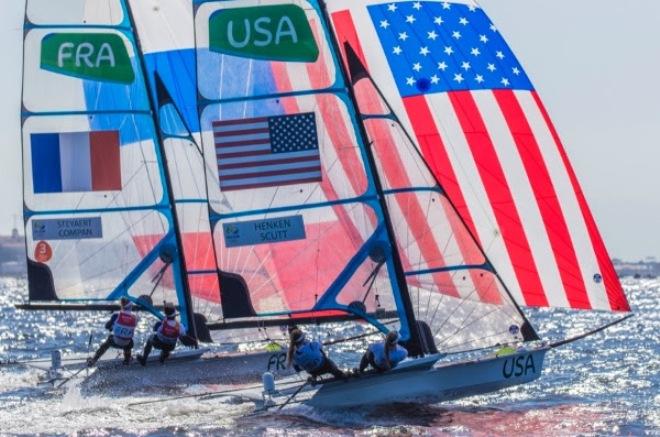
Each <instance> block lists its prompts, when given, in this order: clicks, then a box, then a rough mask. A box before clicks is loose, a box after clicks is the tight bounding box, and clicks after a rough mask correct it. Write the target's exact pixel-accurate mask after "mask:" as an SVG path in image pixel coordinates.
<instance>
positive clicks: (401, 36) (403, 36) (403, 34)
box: [399, 32, 408, 41]
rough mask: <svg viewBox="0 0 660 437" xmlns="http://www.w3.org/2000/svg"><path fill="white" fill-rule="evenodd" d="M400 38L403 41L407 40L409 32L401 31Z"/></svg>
mask: <svg viewBox="0 0 660 437" xmlns="http://www.w3.org/2000/svg"><path fill="white" fill-rule="evenodd" d="M399 39H400V40H401V41H405V40H407V39H408V33H406V32H401V33H400V34H399Z"/></svg>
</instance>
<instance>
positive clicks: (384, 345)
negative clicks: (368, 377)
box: [358, 331, 408, 372]
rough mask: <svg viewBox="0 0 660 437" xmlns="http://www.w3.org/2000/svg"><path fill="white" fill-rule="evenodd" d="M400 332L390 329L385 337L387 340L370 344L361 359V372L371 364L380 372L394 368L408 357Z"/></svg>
mask: <svg viewBox="0 0 660 437" xmlns="http://www.w3.org/2000/svg"><path fill="white" fill-rule="evenodd" d="M398 341H399V334H398V333H397V332H396V331H390V332H388V333H387V336H386V337H385V341H380V342H378V343H374V344H372V345H370V346H369V348H368V349H367V351H366V352H365V353H364V355H363V356H362V360H360V368H359V369H358V370H359V371H360V372H364V371H365V369H366V368H367V367H368V366H369V365H371V367H373V368H374V369H376V370H377V371H379V372H385V371H387V370H391V369H394V368H395V367H396V366H397V364H399V363H400V362H401V361H403V360H404V359H406V357H407V356H408V351H407V350H406V348H404V347H403V346H401V345H399V344H398V343H397V342H398Z"/></svg>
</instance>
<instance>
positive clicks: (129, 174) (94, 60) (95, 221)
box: [22, 0, 188, 324]
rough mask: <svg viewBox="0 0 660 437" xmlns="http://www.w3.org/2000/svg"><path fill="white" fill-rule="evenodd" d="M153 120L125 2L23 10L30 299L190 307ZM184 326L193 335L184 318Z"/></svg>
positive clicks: (31, 4)
mask: <svg viewBox="0 0 660 437" xmlns="http://www.w3.org/2000/svg"><path fill="white" fill-rule="evenodd" d="M150 110H151V108H150V105H149V99H148V95H147V88H146V87H145V82H144V78H143V71H142V68H141V65H140V62H139V53H138V50H137V48H136V43H135V39H134V35H133V31H132V27H131V21H130V16H129V14H128V9H127V8H126V5H125V4H124V3H123V2H122V1H120V0H103V1H84V0H67V1H62V2H51V1H47V0H28V2H27V8H26V20H25V40H24V65H23V113H22V116H23V117H22V118H23V131H22V132H23V138H22V140H23V170H24V205H25V210H24V215H25V221H26V222H25V223H26V237H27V253H28V280H29V289H30V299H31V300H60V301H74V300H75V301H78V300H84V301H89V300H113V299H116V298H117V297H118V296H120V295H123V294H129V295H132V296H133V297H135V298H137V297H138V296H140V295H145V294H146V295H149V294H151V295H152V298H153V300H154V301H157V300H161V299H167V300H170V301H174V302H176V303H178V304H179V305H181V306H183V305H184V303H185V299H184V294H183V293H184V291H183V288H182V283H181V277H180V275H179V274H178V272H179V270H180V266H179V260H178V256H177V250H176V240H175V234H174V231H173V229H174V223H173V221H172V216H171V212H170V206H169V202H170V201H169V199H168V196H167V190H166V186H165V180H164V172H163V167H162V157H161V156H160V152H159V148H158V143H157V135H156V131H155V129H154V124H153V122H152V116H151V113H150ZM166 263H168V264H169V263H171V265H170V266H169V267H167V268H165V265H166ZM161 270H163V271H164V272H165V274H166V275H170V276H171V275H174V276H173V277H171V278H170V280H169V285H165V283H164V282H163V281H160V282H159V281H158V280H157V278H156V280H155V281H152V279H154V276H156V274H157V273H158V272H159V271H161ZM182 309H185V308H182ZM182 318H183V321H184V323H186V324H187V323H188V320H187V315H186V311H182Z"/></svg>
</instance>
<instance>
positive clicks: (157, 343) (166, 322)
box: [137, 302, 186, 366]
mask: <svg viewBox="0 0 660 437" xmlns="http://www.w3.org/2000/svg"><path fill="white" fill-rule="evenodd" d="M164 312H165V318H164V319H163V320H162V321H161V320H159V321H158V322H156V324H155V325H154V333H153V335H151V337H149V340H147V344H145V345H144V351H143V352H142V354H138V356H137V359H138V361H139V362H140V364H142V365H143V366H146V365H147V358H149V354H150V353H151V349H152V348H154V347H155V348H156V349H158V350H160V358H159V359H160V363H161V364H163V363H164V362H165V360H166V359H167V357H169V356H170V352H172V351H173V350H174V348H175V347H176V342H177V340H178V339H179V338H181V337H185V336H186V328H185V327H184V326H183V325H181V323H179V321H178V320H176V316H177V313H176V309H175V308H174V304H172V303H171V302H165V307H164Z"/></svg>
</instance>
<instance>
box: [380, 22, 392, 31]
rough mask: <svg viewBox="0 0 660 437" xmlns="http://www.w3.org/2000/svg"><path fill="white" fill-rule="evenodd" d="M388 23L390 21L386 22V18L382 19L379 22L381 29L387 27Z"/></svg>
mask: <svg viewBox="0 0 660 437" xmlns="http://www.w3.org/2000/svg"><path fill="white" fill-rule="evenodd" d="M389 25H390V23H388V22H387V20H383V21H381V22H380V27H382V28H383V29H387V28H388V26H389Z"/></svg>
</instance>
